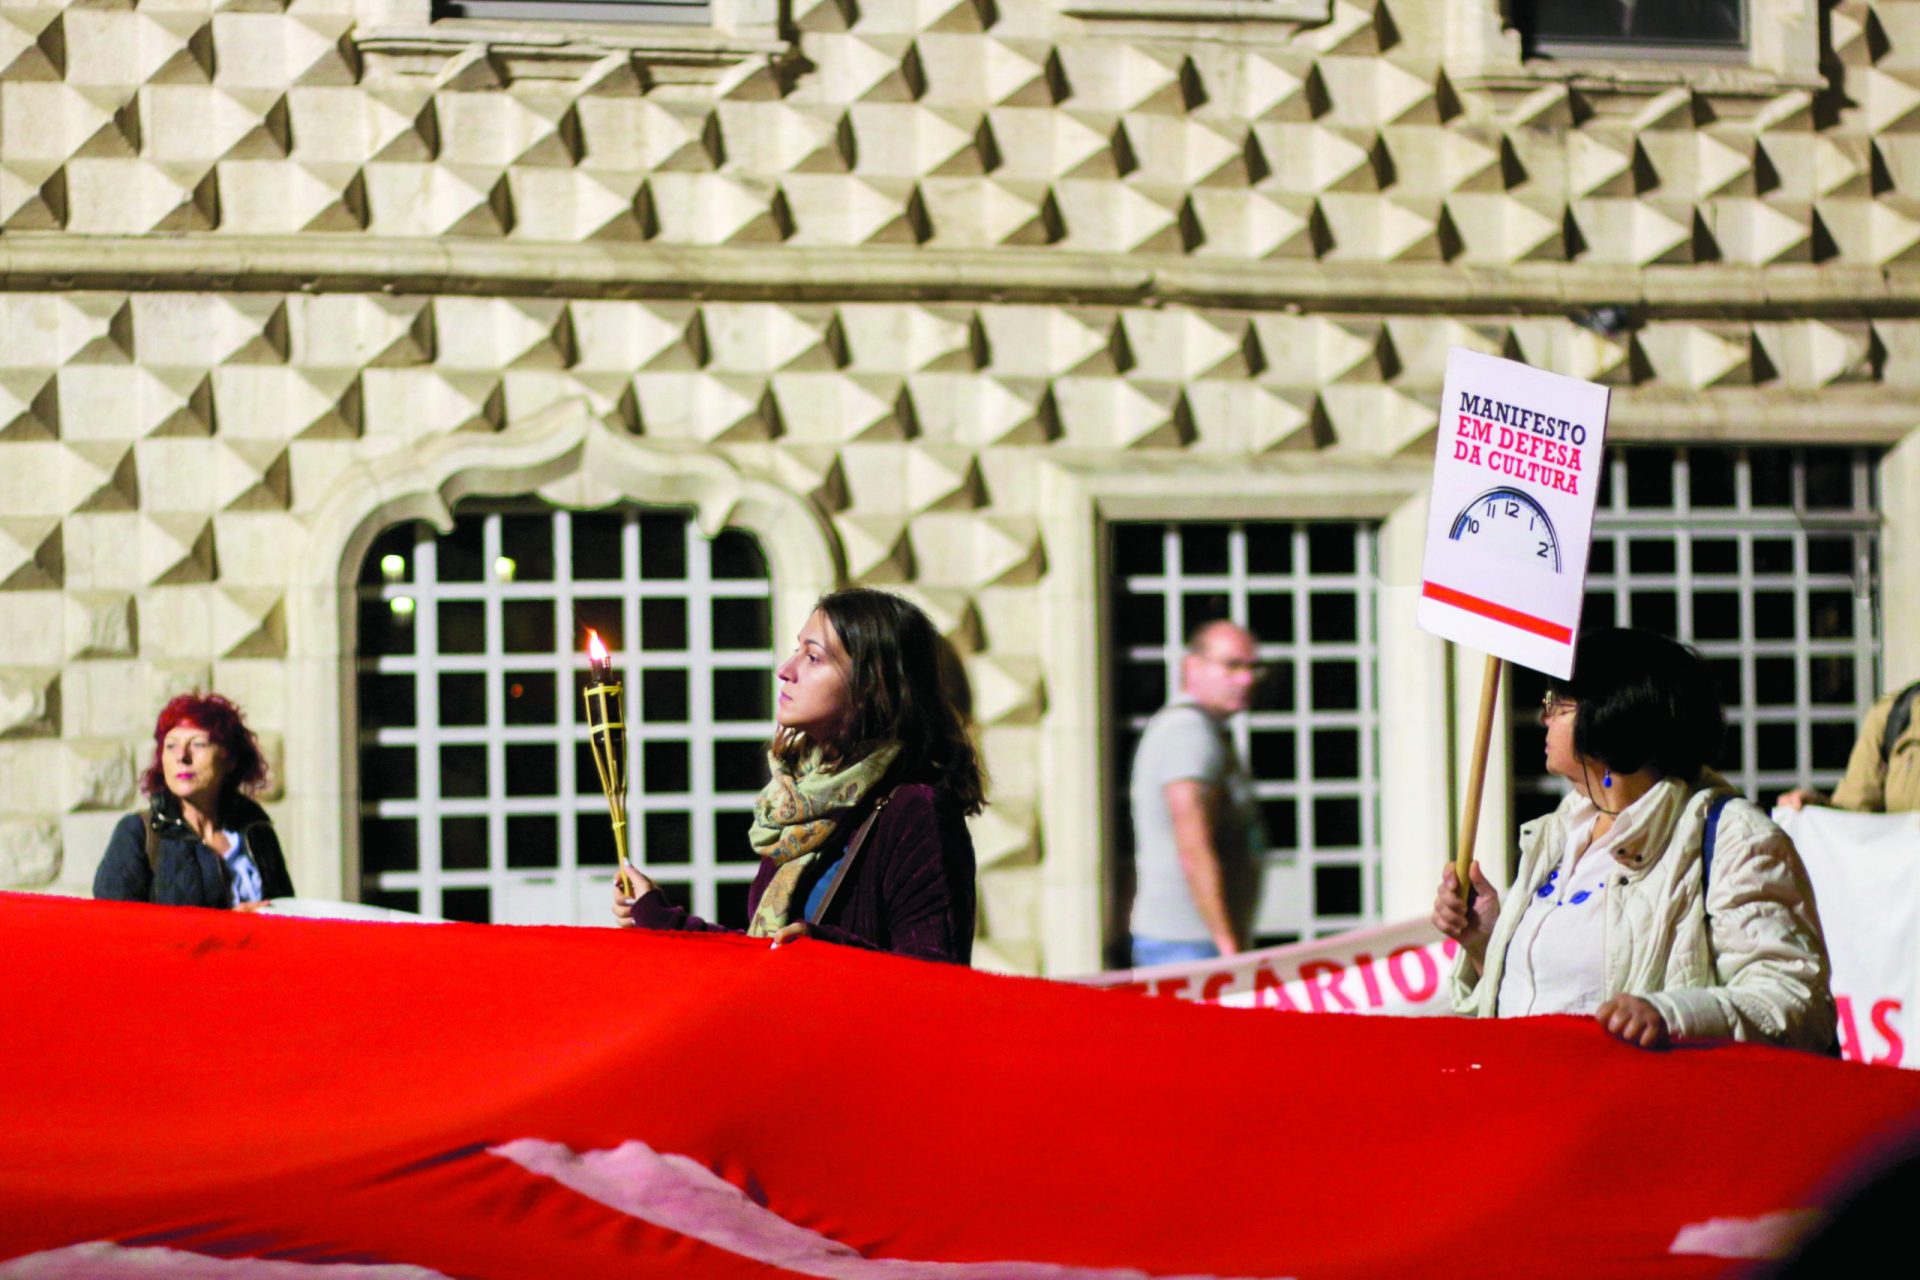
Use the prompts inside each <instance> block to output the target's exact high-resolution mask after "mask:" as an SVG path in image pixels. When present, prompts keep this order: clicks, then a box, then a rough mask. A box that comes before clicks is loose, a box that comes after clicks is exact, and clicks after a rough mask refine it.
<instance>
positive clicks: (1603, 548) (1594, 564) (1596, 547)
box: [1587, 538, 1613, 573]
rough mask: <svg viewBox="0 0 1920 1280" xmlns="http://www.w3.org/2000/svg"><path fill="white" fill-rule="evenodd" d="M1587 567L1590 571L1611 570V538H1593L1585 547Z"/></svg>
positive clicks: (1609, 571) (1601, 571)
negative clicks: (1590, 543) (1589, 544)
mask: <svg viewBox="0 0 1920 1280" xmlns="http://www.w3.org/2000/svg"><path fill="white" fill-rule="evenodd" d="M1587 569H1588V571H1589V572H1591V573H1612V572H1613V540H1612V539H1611V538H1595V539H1594V540H1593V544H1592V545H1591V546H1589V547H1588V548H1587Z"/></svg>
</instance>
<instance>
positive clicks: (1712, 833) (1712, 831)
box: [1700, 791, 1733, 907]
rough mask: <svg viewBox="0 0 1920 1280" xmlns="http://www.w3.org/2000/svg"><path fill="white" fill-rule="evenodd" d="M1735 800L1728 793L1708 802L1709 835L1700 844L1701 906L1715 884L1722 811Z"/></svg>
mask: <svg viewBox="0 0 1920 1280" xmlns="http://www.w3.org/2000/svg"><path fill="white" fill-rule="evenodd" d="M1731 799H1733V792H1731V791H1726V792H1722V793H1721V794H1719V795H1717V796H1715V797H1714V798H1713V799H1712V800H1710V801H1708V802H1707V834H1706V838H1705V839H1703V840H1702V841H1701V842H1700V904H1701V906H1703V907H1704V906H1705V905H1706V902H1707V886H1708V885H1710V884H1712V883H1713V844H1714V841H1715V840H1716V839H1717V838H1718V837H1719V835H1720V811H1721V810H1722V809H1724V808H1726V807H1727V801H1729V800H1731Z"/></svg>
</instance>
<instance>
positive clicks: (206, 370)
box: [0, 0, 1920, 972]
mask: <svg viewBox="0 0 1920 1280" xmlns="http://www.w3.org/2000/svg"><path fill="white" fill-rule="evenodd" d="M1749 7H1750V9H1751V10H1752V19H1753V30H1754V33H1755V34H1754V41H1753V50H1752V56H1751V58H1750V59H1749V60H1748V61H1747V62H1746V63H1742V64H1738V65H1735V64H1701V65H1693V64H1686V63H1666V62H1635V63H1622V64H1618V65H1608V64H1594V63H1583V64H1573V63H1555V62H1543V61H1539V60H1527V59H1524V58H1523V57H1522V56H1521V53H1520V43H1519V38H1518V36H1517V34H1516V33H1515V32H1513V31H1511V30H1509V29H1507V27H1506V25H1505V24H1504V22H1503V20H1502V18H1501V16H1500V13H1499V6H1498V4H1497V2H1496V0H1352V2H1349V0H999V2H998V3H996V0H957V2H955V0H858V3H856V2H855V0H791V4H790V8H781V9H779V10H777V11H776V9H775V8H774V7H773V5H772V3H771V0H742V2H741V3H726V2H725V0H722V2H721V3H718V4H716V6H715V12H714V25H713V27H712V28H711V29H702V30H689V29H686V28H677V27H661V28H649V27H633V26H605V25H602V26H584V25H575V24H568V23H537V22H514V23H505V22H491V23H482V22H473V21H443V22H437V23H436V22H429V21H428V14H427V11H426V8H425V5H424V4H423V3H414V2H412V0H387V2H375V0H362V2H361V3H357V4H356V3H355V2H354V0H316V2H313V3H307V2H305V0H293V2H292V3H285V4H283V3H279V2H277V0H232V2H231V3H218V2H214V3H206V2H204V0H199V2H197V0H165V2H162V3H155V4H138V5H135V4H127V3H97V4H96V3H87V4H71V5H67V6H64V7H62V6H41V5H21V4H16V3H13V2H12V0H7V2H6V3H4V4H0V264H3V271H4V279H5V291H4V293H0V884H4V885H10V886H23V887H34V888H46V889H51V890H54V891H61V892H84V891H85V888H86V886H87V885H88V884H89V882H90V878H91V874H92V868H93V865H94V863H95V861H96V860H97V858H98V855H99V851H100V849H101V847H102V845H103V843H104V839H105V835H106V831H107V830H108V828H109V827H110V826H111V824H112V822H113V821H114V820H115V818H116V817H117V815H118V814H120V813H122V812H124V811H126V810H127V809H128V808H129V807H130V806H131V805H132V804H133V803H134V798H135V791H134V777H135V772H136V769H137V766H138V761H139V759H140V753H141V750H142V748H141V745H140V744H141V741H142V738H143V735H144V733H145V732H146V730H147V729H148V728H149V727H150V725H151V716H152V714H153V712H154V710H155V708H156V707H157V705H158V704H159V702H160V701H161V699H162V698H163V697H164V696H165V695H166V694H168V693H170V692H173V691H175V690H177V689H179V688H181V687H186V686H192V685H201V686H213V687H218V688H220V689H222V690H223V691H226V692H229V693H230V694H232V695H233V696H235V697H236V698H238V699H240V700H241V701H242V702H243V703H244V704H245V705H246V706H247V707H248V708H249V710H250V713H251V714H252V716H253V718H254V721H255V723H256V726H257V727H258V728H260V729H261V730H262V732H263V738H264V740H265V741H266V742H267V744H268V747H269V750H270V753H271V755H272V759H273V764H274V766H275V774H276V777H277V778H279V779H280V780H281V783H280V790H279V791H278V792H277V793H276V794H275V795H273V796H272V797H270V799H271V800H272V801H273V803H274V807H275V810H276V813H277V814H278V815H279V818H280V821H281V822H282V824H283V825H284V826H285V827H286V828H287V830H288V845H289V848H290V851H291V852H292V855H293V862H294V868H293V869H294V873H295V877H296V880H297V881H298V882H299V883H300V884H301V886H302V888H303V890H305V891H308V892H312V893H316V894H331V895H339V894H343V893H347V892H350V891H351V886H352V884H353V883H354V881H353V876H352V874H351V868H352V867H353V866H354V865H355V862H354V859H355V856H356V855H355V841H356V838H357V837H356V835H355V822H354V818H353V812H354V796H355V794H356V780H355V778H354V776H353V774H354V769H355V765H354V763H353V759H352V757H353V752H352V750H351V742H352V736H351V734H352V724H353V721H352V708H351V703H352V690H353V681H352V676H351V670H352V666H351V659H352V655H353V652H354V644H353V637H352V635H351V634H350V632H351V628H352V626H353V611H352V609H351V608H350V607H349V601H350V598H351V584H352V582H353V580H354V577H355V575H356V573H357V572H358V568H359V563H360V558H361V556H362V555H363V554H364V551H365V548H366V547H367V545H368V544H369V543H370V541H371V540H372V538H373V537H374V536H375V535H376V534H377V533H378V532H379V531H380V530H381V529H383V528H386V527H388V526H390V525H392V524H393V523H395V522H396V521H399V520H402V519H416V518H426V519H430V520H437V521H439V522H441V523H443V524H444V523H445V522H446V520H447V519H448V510H449V506H450V504H451V503H452V502H454V501H456V500H457V499H459V498H461V497H463V496H467V495H471V494H501V495H505V494H531V493H538V494H542V495H545V496H547V497H549V498H551V499H552V500H554V501H557V502H562V503H566V504H573V505H600V504H605V503H609V502H614V501H621V500H629V501H645V502H671V503H674V504H677V505H689V504H691V505H695V506H697V508H698V510H699V512H700V519H701V522H702V524H703V526H704V527H707V528H709V529H717V528H719V527H721V526H723V525H726V524H734V525H738V526H741V527H744V528H748V529H750V530H752V531H753V532H755V533H756V534H757V535H759V537H760V539H761V542H762V544H763V545H764V546H766V547H767V548H768V551H769V555H770V559H771V561H772V566H773V572H774V585H775V589H776V592H777V594H778V598H779V600H780V602H781V605H780V608H781V610H782V616H781V618H780V619H779V623H778V625H779V627H780V628H781V629H782V631H783V632H785V631H787V630H790V629H791V627H792V626H794V625H795V624H796V623H797V621H798V618H799V615H800V613H801V612H802V611H803V610H804V608H805V606H806V603H807V602H808V601H809V600H810V599H811V598H812V597H813V596H814V595H815V594H816V593H817V592H818V591H820V590H821V589H824V588H826V587H828V586H830V585H832V584H834V583H836V582H840V581H845V580H850V579H859V580H864V581H869V582H876V583H882V584H891V585H896V586H898V587H900V588H902V589H904V590H906V591H907V592H909V593H910V594H911V595H913V596H914V597H915V598H916V599H918V600H920V601H922V602H923V603H924V604H926V605H927V606H928V607H929V608H930V609H931V611H932V612H933V613H934V614H935V616H936V618H937V619H938V620H939V621H940V622H941V623H942V625H943V626H944V627H945V628H946V629H947V631H948V634H949V635H950V636H951V637H952V638H953V640H954V641H955V643H956V644H957V645H958V646H959V648H960V649H961V651H962V652H963V653H964V654H966V655H967V658H968V662H969V667H970V671H971V674H972V676H973V679H974V684H975V688H976V691H977V697H978V706H977V709H978V711H979V713H980V717H981V720H982V723H983V726H984V735H985V741H986V746H987V751H988V757H989V763H990V765H991V767H992V769H993V772H994V775H995V777H996V779H997V786H996V795H995V800H996V803H995V805H994V807H993V808H992V810H990V812H989V814H988V816H987V817H986V818H984V819H983V820H982V821H981V823H980V825H979V827H978V829H977V831H976V840H977V841H978V843H979V847H980V853H981V862H982V868H983V869H982V885H981V888H982V909H983V929H984V938H983V944H982V955H983V962H985V963H988V964H992V965H996V966H999V967H1006V968H1011V969H1019V970H1027V971H1042V970H1046V971H1054V972H1064V971H1070V970H1073V969H1084V968H1088V967H1092V965H1093V964H1094V963H1096V961H1097V958H1098V948H1099V939H1100V931H1101V918H1102V903H1101V897H1102V893H1103V889H1102V884H1103V876H1102V872H1101V863H1102V852H1101V850H1102V849H1103V847H1104V843H1105V830H1104V828H1105V825H1106V821H1107V820H1106V818H1105V816H1104V815H1105V813H1106V812H1107V809H1106V801H1105V798H1104V797H1105V789H1106V782H1105V778H1104V766H1103V764H1102V763H1101V761H1100V759H1099V754H1100V747H1101V744H1102V743H1104V742H1105V741H1106V740H1107V739H1106V736H1105V728H1104V719H1103V717H1104V714H1105V713H1104V711H1103V709H1102V704H1101V697H1102V694H1101V675H1100V673H1101V671H1102V669H1103V662H1104V656H1103V650H1102V647H1101V640H1100V634H1099V629H1100V628H1099V617H1100V611H1099V593H1100V589H1101V588H1100V582H1101V579H1100V576H1099V565H1100V556H1099V551H1098V548H1099V533H1100V528H1101V522H1102V521H1103V520H1108V519H1119V518H1181V517H1191V516H1206V517H1216V518H1217V517H1262V518H1300V517H1311V516H1343V517H1350V518H1367V519H1377V520H1380V521H1382V522H1383V536H1382V558H1383V566H1384V577H1385V581H1386V584H1387V588H1386V592H1385V598H1384V613H1383V619H1382V623H1381V644H1382V650H1383V654H1384V655H1385V657H1386V662H1385V663H1384V665H1383V670H1384V672H1385V675H1384V677H1383V679H1384V682H1385V688H1384V689H1383V691H1382V694H1383V696H1382V704H1383V705H1384V706H1386V707H1388V708H1390V709H1391V713H1392V715H1393V716H1394V717H1395V719H1394V721H1393V731H1392V732H1391V733H1389V734H1388V735H1385V736H1386V739H1387V740H1386V742H1385V743H1384V745H1383V762H1382V769H1383V779H1384V781H1385V783H1386V786H1387V791H1388V794H1390V795H1392V796H1393V797H1394V803H1392V804H1391V805H1389V806H1387V810H1388V811H1387V813H1386V815H1385V820H1386V828H1385V829H1386V835H1387V841H1386V843H1387V847H1388V849H1389V853H1388V855H1387V864H1386V884H1387V888H1386V902H1387V908H1388V911H1389V913H1390V914H1398V913H1405V912H1412V911H1419V910H1423V909H1424V904H1425V901H1426V899H1427V895H1429V894H1430V893H1431V887H1430V886H1431V881H1432V875H1431V867H1432V865H1433V864H1434V862H1435V861H1436V860H1437V853H1436V852H1435V851H1437V850H1439V849H1442V848H1444V847H1445V846H1446V844H1447V842H1448V837H1447V834H1446V833H1447V823H1448V813H1449V809H1450V805H1449V790H1450V786H1451V783H1450V779H1451V778H1452V776H1453V772H1454V771H1453V769H1452V767H1451V766H1450V764H1449V761H1450V760H1451V759H1453V758H1454V757H1455V756H1457V755H1458V754H1459V753H1460V752H1461V751H1463V750H1464V749H1465V748H1464V746H1463V745H1462V744H1461V743H1460V742H1459V741H1457V736H1458V735H1456V734H1455V732H1454V731H1453V729H1452V728H1451V727H1450V726H1453V725H1454V724H1456V723H1458V722H1460V721H1462V720H1464V721H1465V722H1466V723H1467V724H1468V725H1469V727H1470V725H1471V715H1470V713H1466V714H1461V715H1455V714H1452V713H1451V711H1450V708H1449V706H1448V701H1447V700H1448V699H1449V698H1454V699H1457V700H1458V702H1459V704H1460V705H1461V706H1467V707H1470V706H1471V705H1472V702H1473V699H1474V697H1475V691H1474V689H1473V688H1472V687H1471V686H1472V685H1473V683H1474V681H1475V680H1476V679H1477V678H1478V677H1477V670H1478V664H1477V661H1475V662H1469V663H1462V665H1461V674H1460V677H1459V678H1456V679H1449V678H1448V664H1449V663H1450V662H1451V661H1453V658H1452V657H1451V656H1450V655H1449V654H1448V653H1447V651H1446V650H1445V648H1444V646H1441V645H1440V644H1438V642H1435V641H1433V640H1431V639H1429V638H1428V637H1425V636H1423V635H1421V634H1419V633H1417V632H1415V631H1414V630H1413V628H1412V625H1411V618H1412V612H1413V607H1412V593H1411V587H1410V584H1411V583H1412V582H1413V580H1414V579H1415V577H1416V575H1417V572H1418V561H1419V554H1420V543H1421V537H1422V533H1423V529H1424V490H1425V483H1426V475H1427V469H1428V466H1429V464H1430V448H1431V440H1432V431H1433V427H1434V422H1435V412H1436V399H1437V396H1438V392H1439V387H1440V381H1441V376H1442V369H1443V365H1444V361H1445V357H1446V351H1447V348H1448V347H1449V346H1451V345H1461V346H1468V347H1473V348H1476V349H1479V350H1484V351H1490V352H1495V353H1500V354H1505V355H1510V356H1513V357H1516V358H1519V359H1524V360H1527V361H1530V362H1532V363H1535V364H1538V365H1541V366H1544V367H1547V368H1551V369H1555V370H1558V371H1561V372H1565V373H1570V374H1574V375H1578V376H1581V377H1587V378H1594V379H1598V380H1600V381H1603V382H1606V383H1609V384H1610V385H1612V386H1614V387H1615V388H1617V394H1616V396H1615V401H1614V404H1615V413H1614V418H1613V427H1612V432H1613V435H1614V438H1616V439H1622V440H1668V441H1697V440H1713V441H1749V442H1768V443H1782V442H1815V441H1818V442H1869V443H1877V444H1883V445H1886V446H1889V450H1890V451H1889V453H1888V454H1887V458H1886V461H1885V463H1884V464H1883V469H1882V477H1881V488H1882V494H1883V498H1884V501H1885V503H1886V516H1887V529H1886V536H1885V541H1884V544H1883V545H1884V548H1885V562H1884V565H1883V579H1884V582H1885V604H1886V612H1885V633H1886V639H1887V650H1886V653H1887V669H1888V677H1889V679H1890V680H1893V679H1905V678H1911V677H1912V676H1914V675H1916V674H1920V585H1916V584H1920V526H1917V525H1916V515H1917V513H1920V504H1917V503H1916V499H1920V492H1917V491H1920V435H1916V432H1915V426H1916V424H1920V406H1917V405H1916V404H1915V402H1914V400H1913V398H1912V397H1913V389H1914V388H1915V387H1916V386H1920V288H1917V287H1916V280H1917V277H1916V275H1915V264H1916V263H1920V3H1913V2H1909V0H1879V2H1877V3H1871V4H1869V3H1860V2H1858V0H1846V2H1843V3H1820V4H1816V3H1815V0H1750V6H1749ZM1603 305H1619V306H1624V307H1625V308H1627V309H1628V314H1629V318H1630V320H1631V325H1630V327H1627V328H1623V329H1616V330H1613V331H1610V332H1595V331H1593V330H1592V329H1590V328H1587V327H1582V326H1581V325H1579V324H1577V323H1576V322H1575V321H1576V319H1577V318H1579V317H1581V316H1583V315H1584V314H1586V313H1587V312H1589V311H1590V310H1591V309H1593V308H1595V307H1599V306H1603ZM335 708H341V709H342V710H341V711H340V712H338V713H336V712H335V710H334V709H335ZM1485 821H1486V824H1487V825H1486V827H1485V832H1486V838H1488V839H1500V840H1504V838H1505V837H1504V835H1502V834H1500V827H1501V825H1502V823H1503V822H1504V812H1503V810H1502V806H1501V805H1500V804H1498V803H1493V804H1490V805H1489V806H1488V816H1487V818H1486V820H1485Z"/></svg>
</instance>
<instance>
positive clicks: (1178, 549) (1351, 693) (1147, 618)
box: [1108, 523, 1380, 945]
mask: <svg viewBox="0 0 1920 1280" xmlns="http://www.w3.org/2000/svg"><path fill="white" fill-rule="evenodd" d="M1374 562H1375V551H1374V530H1373V527H1372V526H1371V525H1361V524H1352V523H1289V524H1280V523H1247V524H1116V525H1114V526H1113V527H1112V577H1111V580H1110V582H1109V588H1108V592H1109V598H1110V603H1111V608H1112V619H1113V634H1114V637H1115V643H1114V647H1113V654H1114V690H1115V698H1116V701H1117V704H1118V705H1117V707H1116V709H1115V714H1114V716H1113V717H1112V723H1113V724H1114V725H1115V726H1116V728H1117V730H1118V737H1119V742H1118V743H1117V745H1116V749H1115V750H1114V751H1113V752H1111V753H1110V754H1111V758H1112V760H1113V761H1114V769H1115V775H1114V778H1113V781H1112V794H1113V795H1114V796H1116V797H1117V803H1116V806H1115V809H1116V812H1115V816H1116V819H1117V821H1116V822H1115V824H1114V829H1115V830H1116V831H1117V832H1119V833H1120V836H1119V843H1120V845H1121V850H1120V852H1121V854H1122V857H1121V858H1120V859H1119V862H1120V864H1121V865H1126V866H1130V865H1131V859H1132V839H1131V836H1132V822H1131V820H1130V818H1129V816H1128V813H1127V771H1128V769H1129V768H1130V767H1131V765H1132V761H1133V749H1134V747H1135V745H1136V744H1137V743H1138V742H1139V738H1140V733H1141V731H1142V729H1144V727H1145V726H1146V722H1147V719H1148V717H1150V716H1151V715H1152V714H1153V713H1154V712H1155V711H1157V710H1159V708H1160V707H1161V706H1162V705H1164V704H1165V702H1166V701H1167V699H1168V698H1169V697H1170V696H1171V695H1172V694H1174V693H1176V692H1177V691H1178V690H1179V684H1180V659H1181V656H1182V654H1183V653H1184V652H1185V648H1186V637H1187V635H1188V633H1190V632H1191V631H1192V630H1193V629H1194V628H1195V627H1197V626H1199V625H1200V624H1201V623H1204V622H1206V621H1209V620H1211V619H1214V618H1231V619H1232V620H1233V621H1235V622H1237V623H1239V624H1241V625H1242V626H1244V627H1246V628H1248V629H1249V630H1250V631H1252V632H1253V633H1254V635H1255V637H1257V639H1258V640H1259V654H1260V661H1261V663H1262V664H1263V665H1264V666H1266V667H1267V668H1268V675H1267V677H1266V679H1265V680H1264V681H1263V682H1262V683H1261V685H1260V689H1259V692H1258V694H1257V695H1256V698H1255V701H1254V706H1253V709H1252V711H1251V712H1250V713H1249V714H1247V715H1245V716H1239V717H1236V718H1235V721H1234V723H1233V725H1232V733H1233V739H1234V744H1235V746H1236V747H1237V748H1238V750H1239V752H1240V758H1241V759H1242V760H1245V761H1246V762H1247V764H1248V767H1249V769H1250V771H1251V772H1252V774H1253V777H1254V786H1255V794H1256V796H1257V797H1258V798H1259V801H1260V806H1261V813H1262V816H1263V818H1264V820H1265V824H1266V829H1267V846H1268V858H1267V866H1266V868H1265V871H1264V874H1263V878H1262V891H1261V902H1260V912H1259V916H1258V918H1257V919H1256V921H1255V926H1254V927H1255V935H1256V939H1257V941H1258V942H1259V943H1260V944H1261V945H1271V944H1274V943H1278V942H1282V941H1292V940H1295V939H1298V938H1303V937H1316V936H1320V935H1324V934H1330V933H1338V932H1340V931H1342V930H1346V929H1351V928H1354V927H1356V926H1358V925H1361V924H1367V923H1371V922H1374V921H1376V920H1378V919H1379V911H1380V883H1379V882H1380V847H1379V840H1380V815H1379V800H1380V795H1379V742H1378V727H1379V706H1378V697H1377V692H1376V691H1377V689H1378V681H1377V666H1378V650H1377V648H1376V644H1375V639H1374V635H1375V629H1374V617H1375V612H1376V610H1375V603H1376V602H1375V590H1376V588H1375V578H1374Z"/></svg>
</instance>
